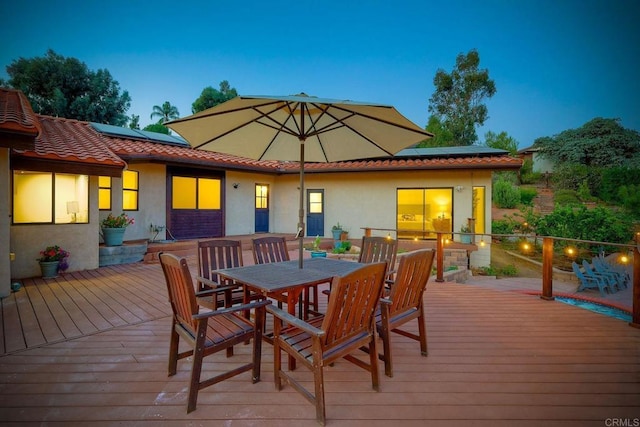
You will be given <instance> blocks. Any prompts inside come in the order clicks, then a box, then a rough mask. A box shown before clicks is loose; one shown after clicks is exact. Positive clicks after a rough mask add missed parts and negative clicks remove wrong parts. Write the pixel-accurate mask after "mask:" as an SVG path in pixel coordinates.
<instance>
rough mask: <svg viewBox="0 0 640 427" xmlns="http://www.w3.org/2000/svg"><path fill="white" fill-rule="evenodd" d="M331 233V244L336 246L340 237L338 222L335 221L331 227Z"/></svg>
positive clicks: (340, 231)
mask: <svg viewBox="0 0 640 427" xmlns="http://www.w3.org/2000/svg"><path fill="white" fill-rule="evenodd" d="M331 234H332V235H333V245H334V246H335V247H336V248H337V247H339V246H340V237H341V236H342V226H341V225H340V222H337V223H336V224H335V225H334V226H333V227H331Z"/></svg>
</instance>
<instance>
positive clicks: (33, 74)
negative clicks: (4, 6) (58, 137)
mask: <svg viewBox="0 0 640 427" xmlns="http://www.w3.org/2000/svg"><path fill="white" fill-rule="evenodd" d="M7 73H8V74H9V80H8V82H7V83H8V84H9V85H10V86H11V87H13V88H15V89H19V90H21V91H22V92H23V93H24V94H25V95H26V97H27V98H28V99H29V102H30V103H31V107H32V108H33V111H34V112H36V113H39V114H44V115H49V116H58V117H66V118H69V119H77V120H84V121H90V122H97V123H106V124H112V125H116V126H125V125H126V124H127V121H128V117H127V116H126V111H127V110H128V109H129V107H130V105H131V97H130V96H129V93H128V92H127V91H126V90H125V91H123V92H122V93H120V85H119V83H118V82H117V81H115V80H114V79H113V77H111V74H110V73H109V71H107V70H106V69H99V70H98V71H91V70H89V69H88V67H87V65H86V64H85V63H84V62H80V61H79V60H78V59H76V58H65V57H63V56H61V55H58V54H56V53H55V52H54V51H53V50H51V49H49V50H48V51H47V53H46V55H45V56H44V57H41V58H31V59H25V58H20V59H18V60H14V61H13V62H12V63H11V64H10V65H9V66H7Z"/></svg>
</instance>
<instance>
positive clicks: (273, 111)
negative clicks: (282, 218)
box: [165, 93, 433, 268]
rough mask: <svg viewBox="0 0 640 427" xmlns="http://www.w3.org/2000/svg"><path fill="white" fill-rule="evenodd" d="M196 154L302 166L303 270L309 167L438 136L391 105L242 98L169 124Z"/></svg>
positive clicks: (300, 229) (302, 98) (307, 98)
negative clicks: (307, 164)
mask: <svg viewBox="0 0 640 427" xmlns="http://www.w3.org/2000/svg"><path fill="white" fill-rule="evenodd" d="M165 125H166V126H168V127H170V128H171V129H173V130H174V131H176V132H177V133H179V134H180V135H181V136H182V137H183V138H185V139H186V140H187V141H188V142H189V144H191V146H192V147H194V148H199V149H204V150H210V151H215V152H219V153H226V154H233V155H236V156H240V157H246V158H249V159H256V160H279V161H297V162H299V163H300V206H299V221H298V228H297V232H298V237H299V239H300V257H299V259H300V261H299V265H300V267H301V268H302V262H303V261H302V256H303V248H302V245H303V237H304V162H335V161H341V160H355V159H365V158H375V157H387V156H391V155H393V154H395V153H397V152H398V151H400V150H402V149H404V148H407V147H408V146H410V145H413V144H416V143H418V142H420V141H422V140H424V139H426V138H429V137H431V136H433V135H432V134H430V133H429V132H426V131H425V130H423V129H421V128H420V127H418V126H417V125H416V124H414V123H413V122H411V121H410V120H409V119H407V118H406V117H404V116H403V115H402V114H400V113H399V112H398V111H397V110H396V109H395V108H394V107H392V106H388V105H380V104H372V103H367V102H355V101H348V100H334V99H322V98H316V97H313V96H308V95H306V94H304V93H301V94H299V95H293V96H238V97H236V98H233V99H231V100H229V101H227V102H225V103H223V104H220V105H217V106H215V107H212V108H209V109H207V110H204V111H201V112H199V113H197V114H194V115H191V116H188V117H184V118H181V119H176V120H173V121H170V122H168V123H165Z"/></svg>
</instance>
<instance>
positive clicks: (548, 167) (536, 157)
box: [518, 145, 553, 174]
mask: <svg viewBox="0 0 640 427" xmlns="http://www.w3.org/2000/svg"><path fill="white" fill-rule="evenodd" d="M518 156H519V157H520V158H521V159H522V160H523V161H525V160H531V165H532V170H533V172H539V173H543V174H544V173H553V162H552V161H551V160H549V159H547V158H546V157H544V156H542V155H540V149H539V148H538V147H536V146H535V145H532V146H530V147H527V148H523V149H521V150H518Z"/></svg>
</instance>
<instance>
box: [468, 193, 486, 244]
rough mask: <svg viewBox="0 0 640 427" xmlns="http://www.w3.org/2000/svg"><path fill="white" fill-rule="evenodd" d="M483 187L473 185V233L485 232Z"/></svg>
mask: <svg viewBox="0 0 640 427" xmlns="http://www.w3.org/2000/svg"><path fill="white" fill-rule="evenodd" d="M485 194H486V188H485V187H473V201H472V204H473V205H472V212H471V214H472V215H473V217H474V218H475V221H476V222H475V228H476V229H475V230H473V231H474V232H475V233H480V234H482V233H484V232H485V224H486V222H487V221H486V216H485V208H486V205H485Z"/></svg>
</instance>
